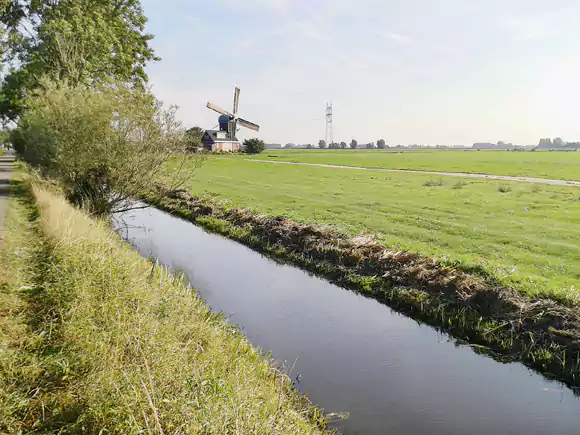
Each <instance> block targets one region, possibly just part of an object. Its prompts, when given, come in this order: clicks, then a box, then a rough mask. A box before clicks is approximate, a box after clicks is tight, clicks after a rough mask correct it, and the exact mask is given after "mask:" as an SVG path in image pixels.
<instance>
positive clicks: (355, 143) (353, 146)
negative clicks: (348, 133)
mask: <svg viewBox="0 0 580 435" xmlns="http://www.w3.org/2000/svg"><path fill="white" fill-rule="evenodd" d="M350 147H351V148H352V149H353V150H355V149H356V148H357V147H358V142H357V141H356V139H353V140H351V141H350Z"/></svg>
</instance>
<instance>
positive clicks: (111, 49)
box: [0, 0, 158, 120]
mask: <svg viewBox="0 0 580 435" xmlns="http://www.w3.org/2000/svg"><path fill="white" fill-rule="evenodd" d="M6 1H7V0H0V2H6ZM0 4H1V3H0ZM0 9H1V7H0ZM8 9H9V11H10V13H9V14H4V15H2V16H1V17H0V19H1V21H2V28H3V32H1V33H2V35H3V37H2V35H0V38H2V41H3V42H4V44H3V47H4V48H5V50H4V52H5V54H6V58H7V59H10V60H12V61H14V62H13V64H15V65H18V67H17V68H13V69H12V70H11V71H9V72H8V74H7V75H6V77H5V79H4V84H3V85H2V92H1V95H0V115H2V116H3V117H4V118H7V119H11V120H16V119H17V117H18V116H19V115H20V113H22V107H23V106H22V99H23V97H24V94H25V91H26V90H31V89H34V88H35V87H37V86H38V85H39V84H40V79H41V78H43V77H48V78H49V79H50V80H52V81H56V82H61V81H66V82H67V83H68V84H70V85H72V86H76V85H79V84H84V85H94V84H97V83H98V84H103V83H119V82H120V83H127V84H132V85H135V86H137V87H138V88H144V87H145V84H146V82H147V75H146V74H145V70H144V68H145V66H146V64H147V63H148V62H150V61H155V60H158V58H157V57H156V56H155V53H154V51H153V49H152V48H150V47H149V41H150V40H151V39H152V36H151V35H149V34H147V33H144V28H145V24H146V22H147V18H146V17H145V15H144V14H143V10H142V7H141V4H140V1H139V0H75V1H70V0H69V1H65V0H63V1H54V0H28V1H26V0H23V1H22V0H21V1H18V0H11V1H10V2H9V7H8ZM7 34H9V35H10V37H9V38H7V36H6V35H7Z"/></svg>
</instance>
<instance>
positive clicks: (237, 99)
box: [234, 86, 240, 116]
mask: <svg viewBox="0 0 580 435" xmlns="http://www.w3.org/2000/svg"><path fill="white" fill-rule="evenodd" d="M239 105H240V88H238V87H237V86H236V90H235V91H234V116H237V115H238V106H239Z"/></svg>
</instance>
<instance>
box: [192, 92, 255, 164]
mask: <svg viewBox="0 0 580 435" xmlns="http://www.w3.org/2000/svg"><path fill="white" fill-rule="evenodd" d="M239 103H240V88H238V87H236V88H235V91H234V110H233V113H230V112H228V111H227V110H224V109H221V108H219V107H217V106H216V105H214V104H212V103H207V107H208V108H209V109H211V110H213V111H215V112H217V113H219V114H220V115H221V116H220V117H219V118H218V123H219V130H206V132H205V134H204V135H203V137H202V143H203V144H204V146H205V147H206V148H207V149H208V150H210V151H214V152H235V151H239V149H240V142H239V141H238V139H237V137H236V133H237V131H238V124H240V125H241V126H242V127H246V128H248V129H250V130H254V131H259V130H260V126H259V125H258V124H254V123H253V122H250V121H247V120H245V119H243V118H240V117H239V116H238V106H239Z"/></svg>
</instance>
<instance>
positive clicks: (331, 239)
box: [147, 191, 580, 386]
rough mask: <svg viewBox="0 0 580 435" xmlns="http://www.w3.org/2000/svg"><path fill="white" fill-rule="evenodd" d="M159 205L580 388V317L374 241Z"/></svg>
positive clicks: (198, 206)
mask: <svg viewBox="0 0 580 435" xmlns="http://www.w3.org/2000/svg"><path fill="white" fill-rule="evenodd" d="M147 200H148V201H149V202H150V203H152V204H153V205H155V206H157V207H159V208H161V209H164V210H166V211H169V212H171V213H172V214H175V215H176V216H179V217H182V218H184V219H187V220H190V221H192V222H194V223H196V224H199V225H201V226H203V227H205V228H206V229H209V230H211V231H214V232H217V233H220V234H223V235H225V236H228V237H230V238H232V239H234V240H237V241H240V242H242V243H244V244H246V245H248V246H250V247H252V248H254V249H256V250H258V251H261V252H264V253H266V254H268V255H270V256H272V257H274V258H277V259H279V260H282V261H285V262H290V263H292V264H295V265H297V266H299V267H302V268H304V269H307V270H310V271H312V272H313V273H315V274H317V275H319V276H322V277H324V278H326V279H328V280H329V281H331V282H334V283H336V284H339V285H342V286H344V287H347V288H351V289H354V290H357V291H360V292H362V293H365V294H367V295H369V296H371V297H374V298H376V299H378V300H381V301H384V302H386V303H388V304H389V305H391V306H393V307H394V308H396V309H398V310H399V311H402V312H404V313H407V314H409V315H411V316H413V317H414V318H417V319H421V320H423V321H426V322H428V323H430V324H432V325H435V326H439V327H441V328H443V329H445V330H447V331H449V332H451V333H452V334H453V335H455V336H456V337H458V338H459V339H462V340H466V341H468V342H470V343H473V344H477V345H481V346H484V347H485V348H481V350H482V351H485V352H491V353H493V354H494V355H498V356H500V355H501V357H502V358H506V357H507V358H509V359H516V360H521V361H523V362H525V363H526V364H527V365H529V366H530V367H533V368H535V369H537V370H539V371H541V372H542V373H544V374H546V375H549V376H553V377H555V378H557V379H560V380H563V381H565V382H567V383H569V384H571V385H575V386H579V385H580V377H579V376H580V345H579V344H578V343H579V340H578V339H579V338H580V310H579V309H578V308H577V307H576V306H571V305H565V304H561V303H558V302H556V301H554V300H550V299H541V298H535V299H531V298H528V297H525V296H523V295H522V294H521V293H519V292H518V291H516V290H515V289H513V288H511V287H505V286H502V285H501V284H500V283H498V282H497V281H495V280H493V279H492V278H489V279H483V278H480V277H476V276H473V275H470V274H468V273H465V272H463V271H462V270H460V269H458V268H457V267H454V265H453V264H448V263H445V262H442V261H438V260H435V259H432V258H428V257H423V256H420V255H417V254H411V253H406V252H400V251H393V250H390V249H387V248H385V246H383V245H382V244H380V243H377V241H376V240H375V239H374V238H372V237H358V238H349V237H348V236H346V235H344V234H342V233H337V232H335V231H333V230H332V229H331V228H328V227H320V226H312V225H307V224H298V223H296V222H292V221H290V220H288V219H285V218H283V217H277V218H274V217H268V216H264V215H259V214H256V213H254V212H251V211H248V210H244V209H239V208H232V207H228V206H225V205H224V204H223V203H218V202H214V201H211V200H208V199H204V198H199V197H197V198H196V197H193V196H191V195H190V194H189V193H187V192H186V191H182V192H179V193H177V194H176V195H173V196H171V197H166V196H163V197H162V196H158V195H155V193H154V192H151V193H149V195H148V197H147Z"/></svg>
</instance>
